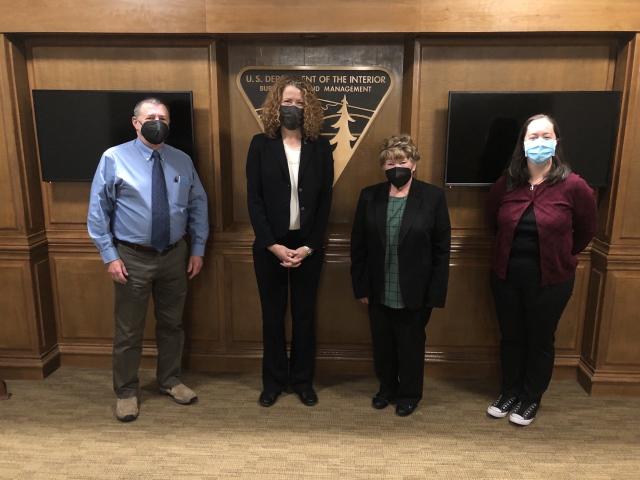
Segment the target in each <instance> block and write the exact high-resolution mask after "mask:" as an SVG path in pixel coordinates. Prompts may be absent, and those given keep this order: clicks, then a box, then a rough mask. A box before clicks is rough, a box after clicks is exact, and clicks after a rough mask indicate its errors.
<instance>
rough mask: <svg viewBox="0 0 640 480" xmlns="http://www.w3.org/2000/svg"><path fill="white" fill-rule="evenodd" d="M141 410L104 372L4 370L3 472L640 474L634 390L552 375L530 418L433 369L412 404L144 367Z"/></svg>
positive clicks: (329, 385) (364, 384)
mask: <svg viewBox="0 0 640 480" xmlns="http://www.w3.org/2000/svg"><path fill="white" fill-rule="evenodd" d="M141 378H142V380H143V385H144V390H143V404H142V408H141V415H140V418H139V419H138V420H137V421H136V422H133V423H130V424H122V423H119V422H117V421H116V420H115V419H114V417H113V403H114V401H113V395H112V393H111V389H110V382H111V378H110V372H109V371H106V370H86V369H71V368H63V369H61V370H59V371H57V372H56V373H54V374H53V375H52V376H51V377H49V378H48V379H46V380H45V381H10V382H8V383H9V388H10V390H11V391H12V393H13V397H12V398H11V400H9V401H4V402H0V478H2V479H12V480H18V479H26V480H27V479H28V480H32V479H94V478H95V479H98V478H109V479H132V478H141V479H174V478H175V479H198V478H220V479H245V478H247V479H255V478H265V479H267V478H269V479H285V478H286V479H290V478H295V479H298V478H301V479H316V478H322V479H367V480H369V479H382V478H403V479H425V478H434V479H436V478H446V479H474V480H475V479H545V480H555V479H576V480H584V479H616V480H619V479H634V480H637V479H640V419H639V417H638V412H640V399H638V398H625V397H606V398H603V397H589V396H588V395H587V394H585V393H584V392H583V391H582V389H581V388H580V387H579V386H578V384H577V383H576V382H574V381H558V382H554V383H553V384H552V386H551V389H550V390H549V392H548V393H547V395H546V397H545V399H544V404H543V406H542V409H541V411H540V413H539V415H538V418H537V419H536V421H535V422H534V423H533V424H532V425H531V426H529V427H526V428H518V427H515V426H512V425H510V424H509V423H508V422H507V421H506V419H503V420H492V419H489V418H487V417H486V416H485V414H484V410H485V408H486V404H487V403H488V402H489V401H490V400H491V399H492V396H493V391H492V389H491V388H488V387H487V386H486V385H483V383H481V382H477V381H475V382H469V381H460V380H457V381H455V382H454V381H451V382H448V381H444V380H430V379H428V380H427V382H426V385H425V398H424V400H423V402H422V404H421V406H420V408H419V410H417V411H416V413H415V414H414V415H412V416H411V417H408V418H399V417H396V416H395V415H394V412H393V410H392V409H391V408H388V409H386V410H382V411H376V410H373V409H372V408H371V407H370V406H369V402H370V396H371V394H372V393H373V392H374V390H375V382H374V381H373V379H372V378H355V379H350V380H345V379H341V380H336V381H324V382H321V381H319V382H318V394H319V396H320V403H319V405H318V406H316V407H315V408H309V407H305V406H303V405H302V404H300V402H299V401H298V399H297V397H296V396H294V395H285V396H284V397H281V398H280V400H279V401H278V403H277V404H276V405H275V406H274V407H272V408H270V409H266V408H262V407H259V406H258V405H257V402H256V400H257V397H258V394H259V386H260V381H259V377H258V376H257V375H211V376H208V375H201V374H188V375H186V376H185V380H186V381H187V383H188V384H189V385H190V386H192V387H193V388H195V389H196V390H197V391H198V393H199V395H200V402H199V403H198V404H196V405H193V406H180V405H177V404H175V403H173V402H172V401H171V400H170V399H169V398H168V397H165V396H161V395H158V394H157V393H156V391H155V383H154V381H153V372H152V371H148V370H145V371H143V372H142V376H141Z"/></svg>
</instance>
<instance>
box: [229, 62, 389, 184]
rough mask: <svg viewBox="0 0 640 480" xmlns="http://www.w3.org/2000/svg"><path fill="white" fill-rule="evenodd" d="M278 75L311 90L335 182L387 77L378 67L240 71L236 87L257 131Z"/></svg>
mask: <svg viewBox="0 0 640 480" xmlns="http://www.w3.org/2000/svg"><path fill="white" fill-rule="evenodd" d="M281 75H290V76H292V77H303V78H305V79H306V80H308V81H309V82H311V84H312V85H313V86H314V88H315V90H316V94H317V95H318V99H319V100H320V103H321V105H322V108H323V110H324V124H323V126H322V132H321V134H322V135H324V136H326V137H328V138H329V143H330V144H331V145H332V146H333V160H334V183H335V182H337V181H338V179H339V178H340V175H342V172H343V171H344V168H345V167H346V166H347V163H349V160H350V159H351V157H352V156H353V153H354V152H355V151H356V149H357V148H358V145H359V144H360V142H361V141H362V139H363V138H364V136H365V134H366V133H367V130H368V129H369V126H370V125H371V124H372V123H373V120H374V119H375V117H376V115H377V113H378V112H379V111H380V109H381V108H382V105H383V104H384V102H385V100H386V99H387V96H388V95H389V92H390V91H391V88H392V83H393V77H392V75H391V73H390V72H389V71H388V70H386V69H384V68H382V67H308V66H304V67H246V68H243V69H242V70H241V71H240V73H239V74H238V77H237V84H238V87H239V89H240V92H241V93H242V96H243V97H244V99H245V100H246V102H247V105H248V106H249V108H250V109H251V112H252V113H253V116H254V117H255V119H256V120H257V122H258V124H259V125H260V127H261V128H262V122H261V121H260V110H261V107H262V104H263V102H264V100H265V98H266V97H267V93H268V92H269V90H270V88H271V86H272V85H273V83H274V82H275V81H276V80H277V78H278V77H279V76H281Z"/></svg>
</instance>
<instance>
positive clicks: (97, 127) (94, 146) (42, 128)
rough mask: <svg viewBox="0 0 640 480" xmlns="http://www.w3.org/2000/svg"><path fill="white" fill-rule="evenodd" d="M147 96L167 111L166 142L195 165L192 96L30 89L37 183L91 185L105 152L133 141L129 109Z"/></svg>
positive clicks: (188, 93)
mask: <svg viewBox="0 0 640 480" xmlns="http://www.w3.org/2000/svg"><path fill="white" fill-rule="evenodd" d="M148 97H156V98H159V99H160V100H162V101H163V102H164V103H165V104H166V105H167V107H168V108H169V112H170V127H171V130H170V133H169V137H168V138H167V140H166V143H167V144H169V145H171V146H173V147H176V148H178V149H180V150H182V151H183V152H185V153H187V154H188V155H190V156H191V158H192V159H194V162H195V158H194V153H195V151H194V139H193V106H192V105H193V102H192V95H191V92H161V91H112V90H99V91H98V90H33V107H34V112H35V122H36V133H37V137H38V149H39V152H40V167H41V171H42V180H44V181H49V182H56V181H58V182H60V181H72V182H73V181H81V182H82V181H91V180H92V179H93V175H94V173H95V171H96V167H97V166H98V162H99V161H100V157H101V155H102V153H103V152H104V151H105V150H107V149H108V148H109V147H112V146H114V145H119V144H121V143H124V142H128V141H130V140H133V139H134V138H136V133H135V130H134V128H133V125H132V124H131V117H132V116H133V107H134V106H135V104H136V103H138V101H140V100H142V99H144V98H148Z"/></svg>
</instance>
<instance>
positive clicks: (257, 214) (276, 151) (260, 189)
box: [247, 133, 333, 250]
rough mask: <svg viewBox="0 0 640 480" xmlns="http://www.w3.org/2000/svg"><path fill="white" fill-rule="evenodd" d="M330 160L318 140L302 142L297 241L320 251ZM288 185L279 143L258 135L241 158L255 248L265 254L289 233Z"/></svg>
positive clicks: (328, 194)
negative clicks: (266, 250)
mask: <svg viewBox="0 0 640 480" xmlns="http://www.w3.org/2000/svg"><path fill="white" fill-rule="evenodd" d="M332 190H333V155H332V153H331V147H330V146H329V142H328V141H327V139H326V138H324V137H319V138H318V139H317V140H313V141H311V140H303V142H302V149H301V152H300V168H299V171H298V199H299V201H300V235H301V237H302V240H303V244H304V245H307V246H308V247H310V248H312V249H314V250H316V249H319V248H322V247H323V244H324V235H325V230H326V229H327V222H328V221H329V210H330V209H331V193H332ZM290 202H291V182H290V181H289V167H288V165H287V157H286V155H285V153H284V145H283V144H282V138H281V137H279V136H278V137H277V138H269V137H267V136H266V135H265V134H264V133H259V134H257V135H255V136H254V137H253V139H252V140H251V145H250V146H249V153H248V154H247V205H248V207H249V217H250V218H251V225H252V226H253V230H254V232H255V234H256V241H255V246H256V248H266V247H268V246H270V245H273V244H274V243H278V240H280V239H282V238H283V237H284V236H285V235H286V234H287V232H288V231H289V214H290V212H289V205H290Z"/></svg>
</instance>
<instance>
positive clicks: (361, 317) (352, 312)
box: [316, 252, 371, 355]
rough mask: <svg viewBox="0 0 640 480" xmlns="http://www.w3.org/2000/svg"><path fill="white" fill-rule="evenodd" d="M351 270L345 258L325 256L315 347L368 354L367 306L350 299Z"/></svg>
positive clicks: (336, 255) (340, 255)
mask: <svg viewBox="0 0 640 480" xmlns="http://www.w3.org/2000/svg"><path fill="white" fill-rule="evenodd" d="M350 268H351V261H350V259H349V256H348V255H344V254H343V253H342V252H340V253H336V254H332V255H328V256H327V257H325V264H324V267H323V270H322V277H321V279H320V286H319V289H318V310H317V320H316V338H317V342H318V347H319V349H325V350H329V351H331V350H333V351H334V352H337V353H338V355H339V354H340V353H339V352H340V350H342V349H344V350H360V351H362V350H364V351H366V352H368V351H369V350H370V345H371V334H370V330H369V316H368V315H367V307H366V306H365V305H362V304H361V303H360V302H358V301H356V300H355V299H354V298H353V293H352V288H351V273H350Z"/></svg>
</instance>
